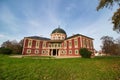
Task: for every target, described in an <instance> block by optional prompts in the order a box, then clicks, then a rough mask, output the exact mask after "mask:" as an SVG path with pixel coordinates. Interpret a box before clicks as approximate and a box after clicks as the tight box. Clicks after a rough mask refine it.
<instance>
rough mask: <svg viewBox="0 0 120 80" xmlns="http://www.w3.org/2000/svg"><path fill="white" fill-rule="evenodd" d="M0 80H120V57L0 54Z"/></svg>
mask: <svg viewBox="0 0 120 80" xmlns="http://www.w3.org/2000/svg"><path fill="white" fill-rule="evenodd" d="M0 80H120V57H96V58H93V59H83V58H69V59H54V58H52V59H51V58H47V59H43V58H42V59H40V58H39V59H34V58H11V57H8V56H5V55H0Z"/></svg>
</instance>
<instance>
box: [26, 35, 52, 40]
mask: <svg viewBox="0 0 120 80" xmlns="http://www.w3.org/2000/svg"><path fill="white" fill-rule="evenodd" d="M25 38H30V39H38V40H50V39H49V38H46V37H40V36H29V37H25Z"/></svg>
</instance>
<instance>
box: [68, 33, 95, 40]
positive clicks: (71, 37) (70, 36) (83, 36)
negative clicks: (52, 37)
mask: <svg viewBox="0 0 120 80" xmlns="http://www.w3.org/2000/svg"><path fill="white" fill-rule="evenodd" d="M77 36H83V37H87V38H90V39H92V40H94V39H93V38H91V37H88V36H85V35H82V34H75V35H73V36H70V37H68V38H66V40H67V39H70V38H74V37H77Z"/></svg>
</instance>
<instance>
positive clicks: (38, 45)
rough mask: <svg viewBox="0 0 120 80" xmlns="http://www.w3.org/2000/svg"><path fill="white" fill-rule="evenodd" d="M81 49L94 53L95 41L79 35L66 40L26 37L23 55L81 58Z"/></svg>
mask: <svg viewBox="0 0 120 80" xmlns="http://www.w3.org/2000/svg"><path fill="white" fill-rule="evenodd" d="M80 48H88V49H89V50H91V51H93V50H94V48H93V39H92V38H89V37H86V36H83V35H80V34H77V35H74V36H71V37H69V38H66V39H64V40H50V39H40V38H39V39H38V37H37V38H36V37H34V36H33V37H25V38H24V45H23V52H22V54H23V55H41V56H80V55H79V50H80Z"/></svg>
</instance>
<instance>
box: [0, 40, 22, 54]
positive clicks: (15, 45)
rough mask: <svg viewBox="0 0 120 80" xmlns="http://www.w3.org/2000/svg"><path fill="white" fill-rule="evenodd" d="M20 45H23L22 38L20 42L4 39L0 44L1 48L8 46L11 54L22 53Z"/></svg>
mask: <svg viewBox="0 0 120 80" xmlns="http://www.w3.org/2000/svg"><path fill="white" fill-rule="evenodd" d="M22 45H23V40H21V41H20V42H17V41H16V40H13V41H9V40H8V41H5V42H3V44H2V45H1V47H2V48H8V49H11V50H12V54H21V53H22Z"/></svg>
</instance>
